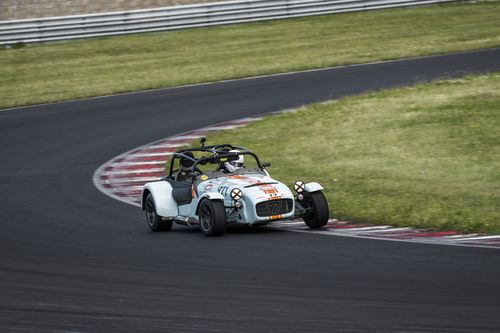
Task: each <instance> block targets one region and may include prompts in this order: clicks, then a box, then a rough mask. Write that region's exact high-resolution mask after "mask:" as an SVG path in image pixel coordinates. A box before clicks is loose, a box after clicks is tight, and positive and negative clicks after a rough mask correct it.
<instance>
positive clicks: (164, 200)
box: [143, 181, 179, 217]
mask: <svg viewBox="0 0 500 333" xmlns="http://www.w3.org/2000/svg"><path fill="white" fill-rule="evenodd" d="M145 191H149V192H150V193H151V194H152V195H153V199H154V202H155V206H156V213H157V214H158V215H160V216H162V217H174V216H177V215H178V214H179V212H178V209H177V203H176V202H175V200H174V197H173V196H172V186H171V185H170V184H169V183H168V182H166V181H158V182H151V183H147V184H146V185H144V189H143V193H144V192H145ZM143 197H144V195H143ZM143 200H144V199H143Z"/></svg>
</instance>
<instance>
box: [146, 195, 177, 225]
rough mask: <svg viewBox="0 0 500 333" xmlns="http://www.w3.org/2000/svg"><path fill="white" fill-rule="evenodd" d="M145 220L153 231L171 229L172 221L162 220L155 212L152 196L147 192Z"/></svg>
mask: <svg viewBox="0 0 500 333" xmlns="http://www.w3.org/2000/svg"><path fill="white" fill-rule="evenodd" d="M145 211H146V222H147V224H148V227H149V228H150V229H151V230H153V231H168V230H170V229H172V221H163V220H162V219H161V217H160V216H159V215H158V214H157V213H156V206H155V201H154V199H153V196H152V195H151V193H150V194H148V196H147V197H146V205H145Z"/></svg>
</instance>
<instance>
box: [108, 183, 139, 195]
mask: <svg viewBox="0 0 500 333" xmlns="http://www.w3.org/2000/svg"><path fill="white" fill-rule="evenodd" d="M139 190H141V191H142V185H140V186H125V187H113V192H115V193H124V194H127V195H129V194H130V193H131V192H135V191H139Z"/></svg>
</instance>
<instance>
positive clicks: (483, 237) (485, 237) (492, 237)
mask: <svg viewBox="0 0 500 333" xmlns="http://www.w3.org/2000/svg"><path fill="white" fill-rule="evenodd" d="M482 239H499V240H500V236H481V237H470V238H467V239H458V240H457V242H459V241H467V242H468V241H471V240H482Z"/></svg>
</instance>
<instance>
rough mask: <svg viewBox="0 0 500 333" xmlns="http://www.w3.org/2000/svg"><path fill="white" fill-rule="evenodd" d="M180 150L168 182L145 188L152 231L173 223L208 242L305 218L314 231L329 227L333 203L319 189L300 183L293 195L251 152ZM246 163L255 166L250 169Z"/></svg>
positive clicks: (232, 148)
mask: <svg viewBox="0 0 500 333" xmlns="http://www.w3.org/2000/svg"><path fill="white" fill-rule="evenodd" d="M204 143H205V139H204V138H202V139H201V146H200V147H198V148H189V149H182V150H178V151H177V152H175V153H174V154H173V155H172V158H171V161H170V169H169V172H168V176H166V177H164V178H162V179H161V180H159V181H155V182H150V183H147V184H145V185H144V188H143V190H142V210H144V211H145V212H146V219H147V224H148V226H149V228H151V230H152V231H166V230H170V229H171V228H172V223H173V222H176V223H178V224H183V225H188V226H191V225H200V227H201V230H202V232H203V233H204V234H205V235H206V236H220V235H222V234H224V231H225V228H226V225H227V224H229V223H240V224H247V225H251V226H257V225H265V224H268V223H271V222H274V223H277V222H278V221H284V220H290V219H293V218H296V217H301V218H302V219H303V220H304V222H305V223H306V224H307V225H308V226H309V227H310V228H321V227H323V226H324V225H325V224H327V223H328V217H329V215H328V203H327V201H326V199H325V196H324V195H323V193H322V192H321V190H322V189H323V187H322V186H321V185H320V184H318V183H314V182H312V183H307V184H306V183H304V182H302V181H300V180H297V181H296V182H295V184H294V192H292V191H291V190H290V189H289V188H288V187H287V186H286V185H285V184H283V183H281V182H279V181H277V180H275V179H273V178H271V177H270V176H269V173H268V172H267V170H266V168H267V167H269V166H270V164H269V163H261V162H260V160H259V158H258V157H257V155H256V154H255V153H253V152H252V151H250V150H248V149H246V148H243V147H238V146H233V145H230V144H221V145H215V146H205V144H204ZM245 157H246V159H247V162H248V160H251V161H250V162H249V163H245V164H246V166H245V165H244V162H245Z"/></svg>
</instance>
